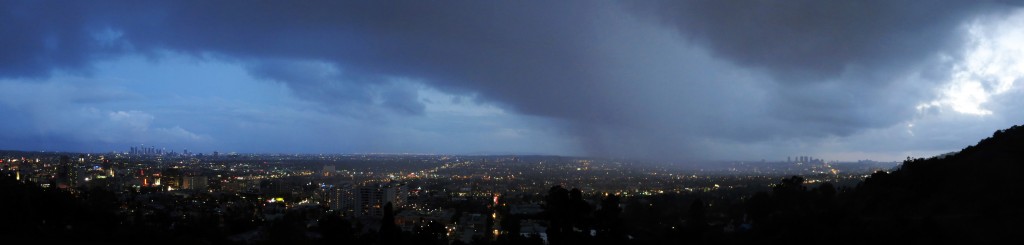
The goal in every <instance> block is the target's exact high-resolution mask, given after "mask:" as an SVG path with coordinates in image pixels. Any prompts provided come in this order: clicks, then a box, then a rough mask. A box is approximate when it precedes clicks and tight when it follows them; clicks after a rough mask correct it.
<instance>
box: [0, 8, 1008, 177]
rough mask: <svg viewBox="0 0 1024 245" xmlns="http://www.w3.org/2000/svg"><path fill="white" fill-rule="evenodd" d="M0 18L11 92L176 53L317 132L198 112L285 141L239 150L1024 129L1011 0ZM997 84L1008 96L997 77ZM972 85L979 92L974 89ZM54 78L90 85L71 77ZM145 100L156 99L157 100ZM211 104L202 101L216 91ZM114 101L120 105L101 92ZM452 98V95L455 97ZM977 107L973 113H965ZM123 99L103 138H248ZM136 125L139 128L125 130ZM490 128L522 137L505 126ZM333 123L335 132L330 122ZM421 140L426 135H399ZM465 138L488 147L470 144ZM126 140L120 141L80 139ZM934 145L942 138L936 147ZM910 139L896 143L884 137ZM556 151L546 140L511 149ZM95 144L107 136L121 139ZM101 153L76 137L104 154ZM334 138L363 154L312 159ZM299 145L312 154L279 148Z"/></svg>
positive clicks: (0, 66)
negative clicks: (1017, 109)
mask: <svg viewBox="0 0 1024 245" xmlns="http://www.w3.org/2000/svg"><path fill="white" fill-rule="evenodd" d="M4 5H6V6H4V7H5V8H4V10H2V11H3V12H0V22H3V23H11V24H7V25H2V26H0V33H3V34H4V36H10V37H13V38H4V39H3V40H0V46H2V47H4V48H3V51H4V52H5V55H3V56H2V57H0V77H4V78H7V79H10V80H11V81H12V82H10V84H31V83H33V82H32V81H38V80H47V79H48V77H51V76H53V74H55V73H59V74H66V76H70V77H84V78H90V77H92V78H95V77H96V76H98V75H97V74H100V73H104V71H103V70H104V69H110V68H104V67H98V66H97V64H98V63H101V62H104V61H116V60H119V59H123V58H121V57H125V56H131V57H136V56H140V57H147V59H150V60H155V61H150V62H159V60H162V59H166V58H165V57H168V53H170V54H171V55H170V56H175V57H177V56H185V57H194V58H195V59H199V60H203V61H204V62H209V63H216V64H223V65H225V66H230V67H234V68H232V69H241V70H244V74H245V75H246V76H248V77H249V78H246V79H244V80H245V81H246V83H248V85H246V84H237V85H239V86H255V87H261V88H265V89H271V90H274V88H277V89H276V90H279V91H286V92H285V93H286V95H285V96H287V97H289V98H288V99H284V101H285V102H286V103H283V104H281V103H277V102H270V101H278V99H273V100H272V99H267V98H252V97H247V96H245V95H238V97H231V96H227V97H231V98H236V99H237V100H239V101H235V102H230V99H229V102H213V104H212V105H213V106H211V108H218V107H222V108H235V107H237V108H235V109H231V110H229V111H228V112H232V113H234V112H251V113H255V114H257V115H273V114H274V113H279V114H280V115H283V116H287V115H289V113H295V115H293V116H296V117H297V119H298V120H309V121H291V122H287V123H282V122H275V123H269V124H261V123H259V121H260V119H256V118H259V117H260V116H256V118H251V117H247V116H245V114H246V113H239V114H232V113H227V112H225V111H222V110H220V109H216V110H215V109H210V108H207V109H203V110H199V111H196V112H195V113H200V112H202V113H206V114H204V115H216V116H209V117H205V116H204V117H196V118H197V119H196V120H200V119H202V120H210V121H211V122H214V124H216V123H215V122H221V121H220V120H223V121H224V122H227V121H234V120H241V121H244V122H245V123H248V124H251V125H250V126H253V125H256V126H254V128H251V129H252V130H261V131H259V132H261V133H259V134H262V135H266V136H268V137H266V140H267V141H268V142H263V143H253V144H256V145H259V146H255V145H254V146H252V147H240V148H242V150H253V151H255V150H261V151H263V150H267V149H268V148H269V149H273V148H282V149H284V150H285V151H296V149H301V148H304V147H305V148H316V149H317V150H316V151H332V150H333V151H346V150H380V149H396V150H394V151H403V150H407V149H416V150H417V151H431V152H505V151H506V150H503V149H515V150H511V151H512V152H517V151H525V152H543V153H556V154H586V155H597V156H617V157H620V156H621V157H636V158H651V159H661V160H666V159H672V160H689V159H759V158H782V157H784V156H786V155H796V154H800V155H806V154H819V155H825V156H835V157H837V158H856V157H883V158H892V157H893V156H898V155H903V154H930V153H932V152H936V151H944V150H953V149H955V147H959V146H960V145H961V144H964V143H970V142H972V141H974V140H976V139H975V138H973V137H972V136H976V135H983V133H987V132H989V131H992V130H994V129H997V128H1002V127H1006V126H1009V125H1011V124H1014V123H1015V121H1019V120H1021V119H1024V118H1021V117H1020V115H1019V114H1013V113H1009V112H1004V111H1010V109H1004V108H1013V107H1014V106H1019V105H1020V104H1014V103H1019V101H1013V100H1007V99H1005V98H1003V97H1006V98H1008V97H1009V95H1013V94H1017V93H1019V89H1017V87H1019V86H1020V85H1019V83H1016V82H1015V81H1016V80H1017V79H1018V78H1019V77H1020V76H1021V74H1017V73H1013V72H1014V71H1015V70H1013V67H1016V66H1015V63H1006V62H1009V61H1007V60H1011V58H1014V57H1016V56H1012V57H1010V58H1007V57H1002V58H999V59H998V60H996V61H994V62H989V63H984V64H980V65H979V64H977V62H975V63H971V62H974V61H976V60H979V59H981V58H976V57H977V56H978V55H983V52H984V51H985V50H988V51H990V52H993V50H994V52H1002V50H1003V49H1009V48H1012V45H1010V46H1007V45H1003V46H1000V45H1001V44H1004V43H1006V42H1012V41H1013V40H1017V39H1020V38H1016V37H1013V36H1012V35H1014V33H1013V32H1012V31H1010V30H1013V29H1014V28H1013V27H1015V26H1019V25H1021V24H1024V23H1021V22H1020V21H1019V20H1018V19H1020V18H1019V17H1016V16H1020V14H1019V12H1018V11H1016V10H1014V9H1016V7H1015V6H1008V5H1005V4H1002V3H974V2H967V1H949V2H948V3H941V4H939V3H936V4H928V5H925V6H922V5H921V4H920V3H917V2H911V1H906V2H904V1H861V2H855V3H834V2H822V1H786V2H781V3H780V2H769V1H765V2H749V1H735V2H734V1H706V2H705V1H695V2H689V1H686V2H677V1H666V2H642V3H630V2H626V3H601V4H595V3H591V2H573V1H560V2H555V3H550V2H539V1H538V2H533V1H522V2H480V1H465V2H445V3H437V2H404V1H399V2H390V1H370V2H363V1H359V2H337V1H324V2H317V1H304V2H288V1H281V2H262V1H261V2H248V1H245V2H230V1H218V2H201V1H200V2H192V1H173V2H161V3H136V2H103V3H88V2H83V3H78V2H75V3H67V2H47V1H32V2H10V3H5V4H4ZM990 26H993V27H991V28H990ZM1017 29H1019V28H1017ZM986 35H987V36H986ZM993 35H994V36H993ZM979 37H982V38H981V39H979ZM985 40H994V41H985ZM1006 40H1010V41H1006ZM979 50H981V51H979ZM979 52H981V53H979ZM1014 59H1015V58H1014ZM995 63H998V64H1001V65H1002V66H1003V67H1004V68H1006V69H996V70H994V71H992V69H989V71H988V73H984V74H983V75H984V76H985V77H983V78H980V79H981V80H978V78H977V76H975V75H970V77H971V78H970V79H967V78H964V76H966V75H964V74H965V73H964V72H965V70H968V71H979V69H980V70H984V68H988V67H999V66H994V65H991V64H995ZM977 66H982V67H983V68H977ZM115 69H116V68H115ZM975 73H977V72H975ZM975 73H971V74H975ZM162 75H164V76H172V77H174V76H178V75H177V74H173V73H170V74H162ZM229 77H232V78H237V77H238V76H237V75H232V76H229ZM989 77H997V78H995V79H996V80H998V81H999V82H996V83H989V82H984V81H988V80H991V79H989ZM964 79H967V80H971V79H974V80H971V81H975V80H978V81H981V82H957V81H961V80H964ZM37 83H38V82H37ZM51 83H59V84H67V86H82V85H77V83H76V82H74V81H64V80H61V81H57V82H51ZM152 83H165V82H152ZM220 83H224V84H236V83H237V82H234V83H228V82H220ZM12 86H13V85H12ZM61 86H64V85H61ZM146 86H155V85H145V86H142V87H146ZM160 86H165V85H160ZM993 86H994V87H993ZM221 89H223V88H221ZM215 91H220V90H215ZM978 91H981V92H978ZM122 92H123V93H125V94H130V93H132V91H122ZM269 93H271V94H273V93H272V92H269ZM113 94H116V93H113ZM974 94H980V95H974ZM195 96H198V97H199V98H198V99H204V100H205V99H211V98H214V97H218V96H219V95H218V94H217V93H212V94H210V95H207V96H200V95H195ZM965 96H966V97H965ZM979 96H981V97H979ZM99 97H106V96H95V97H90V98H99ZM439 97H450V98H452V99H450V100H449V101H446V102H443V103H442V102H440V100H439V99H437V98H439ZM982 97H983V98H982ZM150 98H151V97H149V96H145V95H143V96H141V97H140V96H136V97H135V100H140V101H142V102H139V103H142V104H154V103H153V102H151V101H152V100H151V99H150ZM454 98H457V99H454ZM961 100H967V102H963V103H961V102H957V101H961ZM147 101H150V102H147ZM65 103H66V104H74V105H76V107H75V108H78V107H85V106H80V105H83V104H85V103H84V102H75V101H65ZM216 103H223V104H220V105H218V104H216ZM971 103H973V104H971ZM997 103H998V104H997ZM173 104H179V105H176V106H181V105H180V104H182V103H179V102H175V103H173ZM461 104H467V105H470V106H469V107H460V105H461ZM29 105H30V107H39V106H36V105H35V104H27V105H26V106H29ZM117 105H118V104H117V103H108V104H106V106H105V107H104V108H105V109H103V110H99V111H96V112H95V113H93V114H96V115H106V116H104V117H103V118H104V120H110V122H105V121H103V120H100V122H98V123H97V125H103V126H102V127H115V126H116V127H124V128H127V129H128V130H129V131H130V130H133V129H138V130H136V131H138V132H143V134H145V135H146V137H148V138H146V137H142V138H146V139H148V140H155V139H163V138H174V137H181V139H180V141H182V142H199V141H203V140H205V141H208V142H216V143H224V144H228V143H230V142H234V141H232V140H227V139H228V138H232V137H241V136H239V135H240V134H242V133H223V131H233V130H222V129H221V128H219V127H231V125H230V124H227V123H221V124H220V125H219V126H217V125H214V126H210V125H202V123H196V122H192V121H188V120H183V119H177V117H175V116H170V117H171V119H165V118H164V117H163V116H153V115H155V114H159V115H164V114H168V115H170V114H173V113H164V112H163V111H165V110H172V111H173V110H174V109H178V110H181V108H180V107H174V108H167V107H159V109H158V111H152V112H151V111H145V112H143V111H144V110H142V109H140V108H135V107H129V108H121V107H124V106H120V107H119V106H117ZM963 106H968V107H966V108H965V107H963ZM970 106H975V107H977V108H972V107H970ZM145 107H147V108H154V107H155V106H145ZM7 108H8V109H7V110H12V111H14V113H21V114H23V115H29V114H33V113H37V114H39V113H47V112H50V111H53V110H57V109H55V108H36V109H22V108H23V107H22V106H20V105H13V104H8V106H7ZM11 108H18V109H11ZM268 108H276V109H274V110H275V111H268ZM445 108H464V109H465V108H470V109H465V110H461V111H460V112H459V113H461V114H459V113H457V114H454V115H452V114H448V116H453V117H462V118H464V119H467V120H469V121H470V122H463V123H454V122H453V121H452V120H450V119H451V118H452V117H439V115H441V114H439V113H440V112H443V111H446V109H445ZM481 108H496V109H494V110H496V111H500V113H497V114H489V115H491V116H482V117H481V116H467V114H466V113H470V111H474V110H475V111H480V110H485V111H486V110H490V109H481ZM0 109H2V108H0ZM64 111H67V110H64ZM972 111H973V112H977V113H970V112H972ZM86 114H88V113H86ZM133 114H136V115H133ZM145 115H150V116H149V117H147V116H145ZM174 115H180V116H188V115H187V114H186V115H182V114H174ZM229 115H230V116H229ZM122 116H124V117H126V118H134V119H132V120H127V119H125V120H123V121H119V120H120V119H118V120H114V119H115V118H121V117H122ZM979 116H980V118H979ZM81 117H83V118H88V116H86V115H82V116H81ZM232 117H237V118H232ZM495 117H500V118H505V119H507V120H506V121H515V123H508V122H497V123H490V122H489V121H488V120H493V119H494V118H495ZM146 118H148V119H146ZM217 118H222V119H217ZM144 119H145V120H144ZM325 119H326V120H325ZM133 120H140V121H133ZM147 120H148V121H147ZM162 120H169V121H170V122H167V121H162ZM321 120H324V121H321ZM41 121H45V120H35V121H31V122H30V123H24V124H8V128H10V129H22V128H24V129H39V128H45V127H43V126H37V125H34V124H39V123H41ZM143 122H144V123H143ZM410 122H415V123H410ZM330 123H334V125H325V124H330ZM413 124H415V125H417V126H415V127H414V128H416V130H415V132H409V131H404V130H403V129H407V128H408V126H409V125H413ZM513 124H514V126H513ZM964 124H970V125H983V126H978V127H977V128H971V129H970V130H969V131H968V132H967V133H965V135H963V138H965V139H964V140H950V141H940V142H945V143H942V144H939V145H936V146H932V145H931V144H930V143H927V142H932V140H927V139H940V138H943V137H944V136H942V135H941V133H939V132H943V131H944V130H945V129H953V128H964V127H963V125H964ZM110 125H114V126H110ZM117 125H120V126H117ZM139 125H144V126H146V127H139ZM153 125H160V126H153ZM907 125H914V126H907ZM310 127H312V128H320V129H321V130H322V131H324V132H335V133H337V134H339V135H352V134H357V133H355V132H354V131H352V130H351V129H352V128H372V129H368V130H364V132H370V133H368V134H370V135H368V136H364V137H365V138H364V139H374V140H368V141H358V140H348V141H345V140H343V141H329V140H326V139H317V140H311V141H310V142H311V143H308V144H309V145H304V144H303V143H300V142H302V140H298V139H295V140H289V139H287V138H289V137H286V136H284V135H298V137H316V136H311V135H310V134H305V133H301V132H304V131H305V130H306V129H308V128H310ZM910 127H912V128H913V129H908V128H910ZM139 128H145V129H139ZM193 128H195V129H193ZM467 128H468V129H473V128H476V129H479V131H476V130H470V131H472V132H473V133H472V134H467V133H459V131H462V129H467ZM110 130H115V129H103V128H97V129H93V128H84V129H82V130H78V131H89V132H101V133H102V132H107V131H110ZM929 130H931V131H933V132H935V133H926V132H927V131H929ZM43 131H45V130H43ZM297 132H300V133H297ZM517 132H518V133H517ZM883 132H884V133H883ZM893 132H898V133H897V134H899V135H900V136H893V135H889V133H893ZM54 135H56V134H54ZM373 135H376V136H385V137H383V138H385V139H396V138H403V139H406V140H407V141H402V140H382V141H381V142H379V143H376V142H374V141H375V140H378V139H380V138H378V137H374V136H373ZM446 135H450V136H452V137H455V138H456V140H455V141H460V140H457V139H459V138H460V137H461V139H465V141H482V142H485V141H487V140H496V141H495V142H503V143H500V144H475V145H477V146H475V147H468V146H463V144H456V143H452V147H451V148H445V147H432V146H433V145H437V144H433V143H431V142H430V141H432V140H439V139H445V138H448V137H445V136H446ZM539 135H548V136H549V137H540V138H536V139H530V138H518V139H517V140H512V138H516V137H534V136H539ZM26 137H27V136H26ZM53 137H58V138H59V136H53ZM89 137H92V138H93V139H92V140H95V141H99V142H113V141H118V140H124V139H119V138H102V137H99V136H89ZM89 137H80V138H73V140H72V141H79V142H90V140H89V139H86V138H89ZM140 137H141V136H139V137H133V139H138V138H140ZM502 137H505V138H502ZM508 137H511V138H508ZM922 138H923V139H926V140H922ZM448 139H449V140H451V138H448ZM497 139H503V140H497ZM537 141H543V143H536V142H537ZM273 142H281V143H273ZM338 142H341V143H343V145H350V147H348V148H333V149H332V148H323V147H320V148H317V146H316V145H318V144H323V143H338ZM403 142H406V143H403ZM408 142H418V143H408ZM528 142H530V143H528ZM907 142H921V143H915V144H910V143H907ZM291 143H295V144H298V145H297V146H289V147H282V146H281V145H283V144H291ZM182 144H184V143H182ZM195 144H200V143H195ZM206 144H215V143H206ZM363 144H365V145H373V146H374V147H361V146H365V145H363ZM525 145H538V146H542V147H526V146H525ZM879 146H884V147H879ZM299 151H301V150H299Z"/></svg>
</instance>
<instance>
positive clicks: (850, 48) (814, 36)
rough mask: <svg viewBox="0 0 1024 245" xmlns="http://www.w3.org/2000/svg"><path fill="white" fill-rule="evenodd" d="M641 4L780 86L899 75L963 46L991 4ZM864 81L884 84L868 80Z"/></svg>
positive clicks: (876, 0) (878, 0)
mask: <svg viewBox="0 0 1024 245" xmlns="http://www.w3.org/2000/svg"><path fill="white" fill-rule="evenodd" d="M649 4H651V5H649V6H641V7H638V9H641V11H651V12H655V13H657V15H658V16H659V19H661V20H662V21H664V22H666V23H667V24H668V25H671V26H674V27H675V28H676V29H677V30H679V32H681V33H683V34H684V35H685V36H687V37H689V38H691V39H693V40H695V41H696V42H698V43H700V44H702V45H705V46H707V47H710V48H711V49H712V50H714V51H715V53H716V54H718V55H720V56H723V57H726V58H727V59H729V60H731V61H733V62H736V63H738V64H741V65H745V66H752V67H759V68H764V69H766V70H767V71H769V72H770V73H772V74H774V75H777V76H778V77H779V79H778V81H780V82H785V83H789V82H819V81H822V80H827V79H830V78H834V77H837V76H840V75H842V74H843V73H844V72H850V71H851V69H862V70H866V71H869V72H876V71H879V70H881V71H882V72H886V71H892V70H896V71H899V69H900V68H903V67H905V66H907V65H908V63H917V62H920V59H921V57H924V56H928V55H932V54H933V53H934V52H936V51H938V50H943V49H949V48H957V47H958V46H957V45H956V44H958V42H959V41H961V40H960V38H959V35H956V34H958V33H957V31H958V28H957V27H958V26H959V25H961V24H962V23H963V21H964V20H965V19H966V18H970V17H973V16H975V15H976V14H978V13H979V12H986V11H990V10H993V9H994V7H1005V6H999V5H996V4H993V3H988V2H984V1H959V0H948V1H931V2H927V3H924V2H921V1H900V0H898V1H889V0H872V1H815V0H796V1H734V0H727V1H660V2H657V3H649ZM865 82H869V83H871V82H880V81H872V80H868V81H865Z"/></svg>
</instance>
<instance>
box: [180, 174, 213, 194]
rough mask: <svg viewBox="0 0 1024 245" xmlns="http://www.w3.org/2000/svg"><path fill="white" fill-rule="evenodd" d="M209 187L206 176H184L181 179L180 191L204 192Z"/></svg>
mask: <svg viewBox="0 0 1024 245" xmlns="http://www.w3.org/2000/svg"><path fill="white" fill-rule="evenodd" d="M208 185H209V182H208V180H207V179H206V176H184V177H181V189H182V190H197V191H206V189H207V187H208Z"/></svg>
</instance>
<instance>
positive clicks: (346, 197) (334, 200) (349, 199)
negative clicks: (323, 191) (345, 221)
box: [327, 182, 356, 215]
mask: <svg viewBox="0 0 1024 245" xmlns="http://www.w3.org/2000/svg"><path fill="white" fill-rule="evenodd" d="M354 191H355V190H354V189H353V185H352V183H351V182H342V183H338V184H336V185H334V186H333V187H330V188H329V189H328V192H327V203H328V206H329V207H330V208H331V210H334V211H338V212H341V213H342V214H345V215H351V214H353V213H355V206H356V205H355V204H356V196H355V193H354Z"/></svg>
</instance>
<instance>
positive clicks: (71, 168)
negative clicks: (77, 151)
mask: <svg viewBox="0 0 1024 245" xmlns="http://www.w3.org/2000/svg"><path fill="white" fill-rule="evenodd" d="M57 168H58V169H57V186H59V187H61V188H68V189H74V187H76V186H78V171H76V169H75V163H73V162H71V157H69V156H67V155H63V156H60V166H58V167H57Z"/></svg>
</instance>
